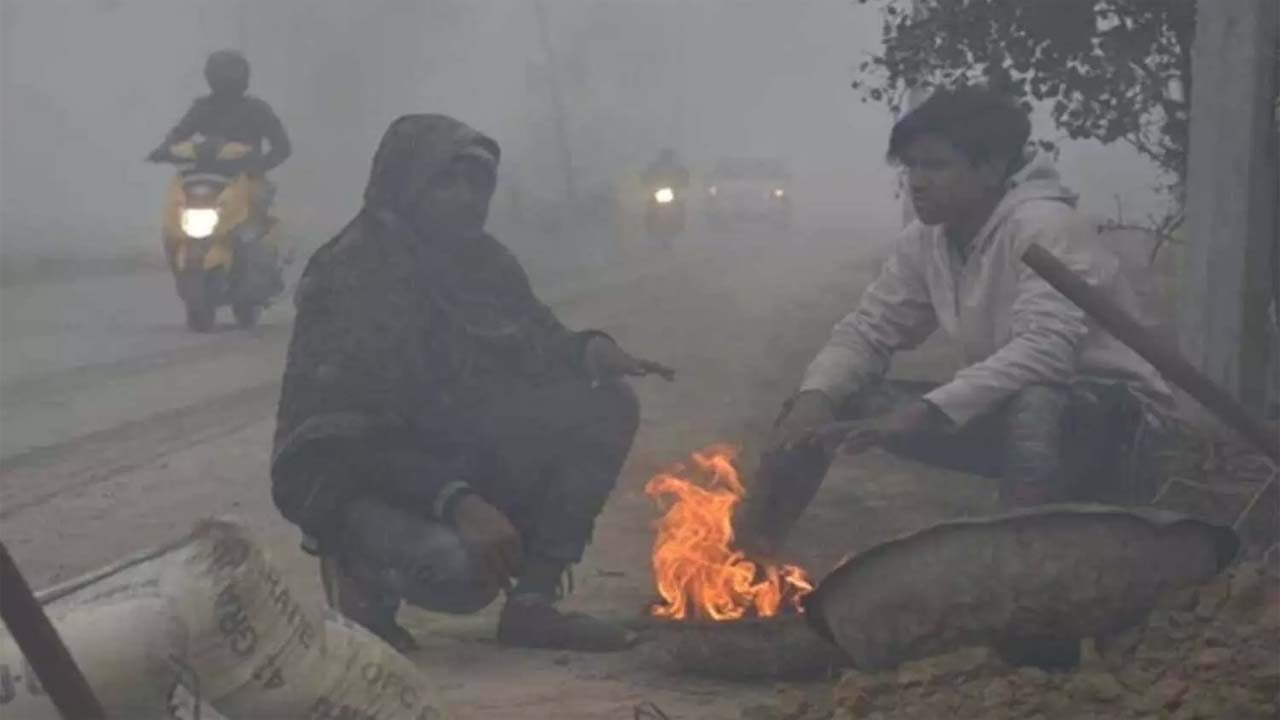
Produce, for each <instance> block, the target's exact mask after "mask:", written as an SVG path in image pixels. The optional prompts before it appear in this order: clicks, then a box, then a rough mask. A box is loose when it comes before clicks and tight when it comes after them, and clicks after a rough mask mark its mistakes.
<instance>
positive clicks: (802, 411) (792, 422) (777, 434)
mask: <svg viewBox="0 0 1280 720" xmlns="http://www.w3.org/2000/svg"><path fill="white" fill-rule="evenodd" d="M835 418H836V408H835V403H833V402H832V401H831V398H830V397H829V396H828V395H827V394H826V393H824V392H822V391H820V390H805V391H803V392H801V393H800V394H799V395H796V396H795V398H793V399H792V401H791V407H790V409H788V410H787V414H786V415H783V416H782V418H781V419H780V420H779V421H778V424H777V426H776V427H774V429H773V434H772V435H771V436H770V438H769V448H770V449H771V450H775V451H783V450H791V449H794V448H796V447H805V446H810V445H813V444H814V443H816V442H817V441H818V437H817V436H816V435H815V434H814V433H813V431H814V430H817V429H818V428H820V427H822V426H823V425H827V424H830V423H832V422H834V421H835Z"/></svg>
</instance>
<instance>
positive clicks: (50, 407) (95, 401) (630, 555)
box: [0, 232, 874, 718]
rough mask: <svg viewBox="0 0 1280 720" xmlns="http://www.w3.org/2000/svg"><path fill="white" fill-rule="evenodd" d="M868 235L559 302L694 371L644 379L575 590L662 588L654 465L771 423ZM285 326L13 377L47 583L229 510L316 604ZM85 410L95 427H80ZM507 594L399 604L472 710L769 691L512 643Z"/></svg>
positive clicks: (28, 501) (19, 504) (626, 705)
mask: <svg viewBox="0 0 1280 720" xmlns="http://www.w3.org/2000/svg"><path fill="white" fill-rule="evenodd" d="M859 242H860V241H859V240H858V239H857V238H854V237H850V236H848V235H845V234H842V233H830V232H827V233H823V232H814V233H809V234H803V233H801V234H798V235H797V236H796V237H794V238H790V239H788V240H787V241H786V243H785V244H783V243H781V242H778V241H777V239H776V238H754V239H750V238H720V239H718V240H706V241H705V242H704V243H703V244H702V245H700V246H691V247H686V248H683V249H681V250H680V251H678V253H677V255H676V256H674V257H672V258H666V259H660V260H658V261H654V262H647V263H645V264H644V267H646V268H647V269H645V270H643V271H637V272H635V273H632V274H631V276H630V277H625V278H623V279H620V280H619V281H617V282H612V281H611V282H609V283H602V284H601V286H600V287H598V288H596V289H590V290H586V291H582V292H578V293H576V294H574V293H570V294H568V295H567V296H564V297H562V299H561V300H560V301H559V302H557V303H556V305H557V307H558V309H559V311H560V312H561V314H562V316H563V317H564V318H565V320H566V321H567V322H569V323H570V324H571V325H576V326H598V327H603V328H606V329H608V330H609V331H610V332H611V333H613V334H614V335H615V336H616V337H617V338H618V339H619V340H620V341H621V342H622V344H623V345H624V346H625V347H628V348H631V349H633V350H634V351H635V352H637V353H640V354H644V355H648V356H651V357H654V358H655V359H660V360H663V361H666V362H668V363H669V364H672V365H674V366H675V367H677V368H678V369H679V371H680V377H679V379H678V381H677V382H676V383H674V384H670V385H668V384H665V383H662V382H661V381H656V380H655V381H643V382H640V383H637V389H638V391H639V393H640V395H641V399H642V403H643V420H642V426H641V430H640V436H639V438H638V440H637V444H636V447H635V450H634V452H633V454H632V456H631V458H630V461H629V462H628V465H627V468H626V470H625V471H624V476H623V478H622V481H621V483H620V486H619V488H618V490H617V491H616V493H615V494H614V496H613V497H612V499H611V501H610V503H609V506H608V508H607V510H606V511H605V513H604V515H603V516H602V517H601V518H600V520H599V523H598V532H597V535H596V539H595V542H594V544H593V546H592V547H591V549H590V550H589V553H588V557H587V559H586V561H585V562H584V563H583V565H582V566H581V567H579V568H578V569H577V573H576V575H577V591H576V592H575V593H574V595H573V596H572V597H571V598H570V599H569V601H568V602H569V604H570V605H572V606H574V607H578V608H582V609H586V610H590V611H592V612H597V613H600V614H605V615H611V616H614V617H618V618H623V619H626V618H636V617H638V616H639V615H640V613H641V610H642V607H643V605H644V603H645V602H646V601H647V600H648V599H649V598H650V597H651V596H652V592H653V591H652V585H651V579H650V574H649V569H648V553H649V546H650V543H651V540H652V532H651V523H652V521H653V518H654V510H653V507H652V505H651V503H650V502H649V500H648V499H647V498H645V497H644V496H643V494H642V492H641V487H642V485H643V483H644V482H645V480H647V479H648V478H649V477H650V476H651V475H652V474H653V472H654V471H656V470H658V469H659V468H661V467H663V466H666V465H668V464H669V463H671V462H673V461H676V460H679V459H681V458H683V457H684V456H685V455H687V454H688V453H689V452H690V451H692V450H695V449H698V448H699V447H701V446H703V445H707V444H710V443H713V442H718V441H732V442H747V443H750V442H751V441H753V440H754V439H755V438H757V437H758V436H759V433H760V432H761V431H762V430H763V429H764V428H765V427H767V425H768V423H769V422H770V421H771V420H772V418H773V415H774V413H775V412H776V409H777V407H778V405H779V403H780V402H781V401H782V400H783V398H784V397H785V396H786V395H787V393H788V392H789V391H790V390H791V388H792V386H793V384H794V383H795V382H796V381H797V378H798V374H799V372H800V371H801V369H802V368H803V366H804V364H805V362H807V360H808V358H809V356H810V355H811V354H812V352H813V351H814V349H815V348H816V347H817V346H818V345H819V344H820V343H821V342H822V340H823V339H824V337H825V335H826V332H827V330H828V329H829V327H830V325H831V323H832V322H834V321H835V320H836V319H837V318H838V317H839V315H840V314H842V313H843V312H844V311H845V310H847V309H848V307H849V306H850V305H851V304H852V303H853V302H854V300H855V299H856V297H857V295H858V292H859V291H860V289H861V287H862V286H863V285H865V283H866V282H867V280H868V279H869V272H870V271H871V269H872V268H873V267H874V260H873V253H869V252H868V250H867V246H862V245H860V244H859ZM167 299H168V298H161V299H160V301H164V300H167ZM286 326H287V324H286V323H284V322H273V323H272V324H271V325H270V326H269V327H266V328H263V329H262V330H260V331H258V332H256V333H255V334H254V336H253V337H252V338H245V337H244V336H242V335H239V334H237V333H227V334H226V335H225V336H224V337H221V338H218V339H217V341H216V342H214V343H213V344H199V345H196V346H194V347H185V346H184V347H181V348H178V349H176V350H174V349H170V348H168V347H166V348H165V349H164V353H162V354H158V355H156V356H153V357H145V358H127V359H126V360H125V361H118V360H116V359H114V358H113V359H112V360H113V363H112V364H111V365H110V366H103V367H89V368H77V369H68V370H65V371H61V370H60V371H59V372H58V373H53V374H48V373H45V374H36V375H34V376H33V378H32V379H31V380H30V381H28V382H23V380H22V378H19V379H18V380H16V381H11V382H8V383H6V386H5V387H4V393H3V394H4V396H5V397H4V399H3V402H5V403H7V404H8V405H9V407H8V408H7V409H6V412H5V416H4V425H5V428H9V427H15V432H16V431H17V429H16V428H21V427H23V426H29V425H30V424H32V423H42V424H44V425H45V426H47V428H48V430H47V434H48V437H50V438H51V439H52V440H53V442H52V443H50V444H48V445H45V446H43V447H36V448H35V449H27V447H29V446H32V445H35V444H36V441H38V439H39V438H38V437H37V438H35V440H31V441H27V440H26V439H25V438H24V442H23V443H22V445H21V446H20V450H21V452H16V453H13V454H11V455H9V456H7V457H5V459H4V460H3V461H2V462H0V526H2V528H0V532H2V533H3V538H4V541H5V543H6V544H7V545H8V546H9V548H10V550H11V552H12V553H13V555H14V556H15V558H16V559H17V561H18V563H19V564H20V566H21V567H22V568H23V569H24V570H25V571H26V572H27V573H28V574H29V576H30V580H31V582H32V584H33V585H34V586H36V587H44V586H47V585H50V584H53V583H55V582H58V581H60V580H65V579H67V578H70V577H74V576H76V575H78V574H80V573H83V572H86V571H89V570H91V569H93V568H96V567H99V566H102V565H105V564H107V563H109V562H111V561H113V560H115V559H117V558H119V557H121V556H123V555H126V554H129V553H131V552H135V551H138V550H141V549H144V548H147V547H149V546H153V545H157V544H160V543H162V542H165V541H167V540H170V539H173V538H176V537H179V536H181V535H183V534H185V533H186V532H187V531H188V530H189V528H190V527H191V525H192V523H194V522H195V521H196V520H197V519H199V518H201V517H204V516H210V515H232V516H235V517H237V518H239V519H240V520H241V521H243V522H245V523H246V524H248V525H249V526H250V527H251V528H252V529H253V530H254V532H255V533H256V534H257V535H258V537H259V538H260V539H261V541H262V543H263V544H264V546H265V547H266V548H267V549H268V551H269V552H270V554H271V556H272V558H273V559H274V561H275V562H276V563H277V564H279V565H280V566H281V568H282V569H283V571H284V575H285V578H286V580H287V581H288V582H290V583H291V584H292V585H293V586H295V587H297V588H299V589H300V590H301V591H302V594H303V595H304V596H305V597H306V598H308V599H309V601H310V604H311V606H312V607H318V606H319V604H320V593H319V588H318V584H317V581H316V578H315V567H314V560H312V559H311V558H309V557H307V556H305V555H304V554H302V552H301V551H300V550H299V549H298V537H297V534H296V532H295V530H294V529H293V528H292V527H291V526H290V525H288V524H287V523H285V522H283V521H282V520H281V519H280V518H279V517H278V516H277V514H276V513H275V511H274V509H273V508H272V506H271V503H270V499H269V494H268V485H267V478H266V468H267V458H268V453H269V443H270V437H271V431H272V427H273V419H272V412H273V409H274V408H273V406H274V399H275V394H276V392H277V382H278V376H279V372H280V361H281V359H282V353H283V347H284V342H285V340H286V337H287V333H285V332H283V329H282V328H283V327H286ZM8 340H9V339H8V338H6V342H8ZM15 377H16V376H15ZM209 388H216V389H217V392H211V391H210V390H209ZM78 418H83V419H84V428H83V430H85V431H91V432H87V434H85V433H84V432H77V430H79V428H76V427H72V426H73V425H74V424H75V422H76V420H77V419H78ZM4 432H6V433H7V432H8V431H7V430H4ZM28 434H30V433H29V432H28ZM496 609H497V608H496V607H494V608H490V609H489V610H488V611H486V612H484V613H481V614H479V615H476V616H472V617H460V618H458V617H446V616H439V615H432V614H428V613H425V612H420V611H417V610H414V609H409V610H406V611H404V615H403V617H404V620H405V621H406V624H407V625H408V626H409V627H410V629H412V630H413V631H414V632H415V633H416V634H417V635H418V636H419V637H420V638H421V639H422V640H423V642H424V645H425V647H424V649H423V650H422V651H421V652H420V653H419V654H418V655H416V656H415V658H414V659H415V660H416V661H417V662H418V663H419V665H420V666H421V667H422V668H423V670H424V672H425V673H426V674H427V675H428V677H429V678H430V679H431V680H432V681H433V682H435V683H437V684H438V686H439V687H440V688H441V692H442V693H443V698H444V700H445V701H446V704H447V705H450V706H452V707H453V708H455V709H456V712H457V716H458V717H460V718H506V717H522V718H609V717H618V718H623V717H626V718H629V717H631V716H632V710H633V708H634V706H635V705H637V704H638V703H641V702H643V701H652V702H655V703H657V704H658V705H659V706H660V707H662V708H663V709H664V710H665V711H666V712H667V713H668V714H670V715H671V716H672V717H690V718H692V717H698V718H736V717H738V714H739V709H740V708H741V707H742V706H743V704H744V703H745V702H746V701H748V700H750V699H752V698H755V699H756V700H763V699H767V698H768V697H769V694H770V693H771V692H772V689H771V688H769V687H756V688H749V687H733V688H727V687H725V686H723V685H719V684H715V683H704V682H701V681H691V680H690V679H688V678H684V677H677V676H673V675H671V674H669V673H668V672H666V669H665V664H664V663H663V662H662V659H661V658H657V657H653V656H652V655H651V653H650V652H649V651H648V649H645V648H642V649H641V650H638V651H636V652H633V653H628V654H622V655H616V656H604V657H601V656H586V655H568V654H560V653H542V652H521V651H513V650H508V649H503V648H499V647H498V646H497V645H496V644H495V643H494V642H493V640H492V637H493V632H494V622H495V617H496Z"/></svg>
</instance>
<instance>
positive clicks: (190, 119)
mask: <svg viewBox="0 0 1280 720" xmlns="http://www.w3.org/2000/svg"><path fill="white" fill-rule="evenodd" d="M204 77H205V80H206V81H208V83H209V90H210V93H209V94H208V95H205V96H204V97H201V98H197V99H196V101H195V102H194V103H192V104H191V108H190V109H189V110H187V113H186V115H183V116H182V119H181V120H179V121H178V124H177V125H175V126H174V127H173V129H172V130H170V131H169V134H168V135H166V136H165V139H164V142H162V143H160V146H159V147H157V148H156V149H155V150H153V151H152V152H151V155H150V156H148V158H147V159H148V160H150V161H151V162H173V161H174V160H175V158H173V156H172V155H171V153H170V150H169V148H170V147H171V146H173V145H174V144H175V143H180V142H183V141H184V140H190V139H191V138H192V137H194V136H196V135H203V136H204V137H216V138H220V139H222V140H225V141H228V142H238V143H243V144H245V145H248V146H250V147H251V148H253V155H252V156H251V157H250V159H249V160H248V161H247V173H248V175H249V176H250V177H251V178H253V179H254V180H255V181H256V182H255V183H254V186H255V187H254V190H255V192H254V196H255V197H254V207H255V210H256V211H257V212H258V213H259V214H262V215H265V213H266V211H267V209H268V208H269V207H270V205H271V200H272V198H273V197H274V195H275V189H274V187H273V186H272V185H271V183H270V182H268V181H267V180H266V177H265V176H266V173H267V172H268V171H270V170H273V169H275V168H276V167H278V166H279V165H280V164H281V163H283V162H284V161H285V160H287V159H288V158H289V155H290V153H291V152H292V147H291V146H290V144H289V135H288V134H287V133H286V132H285V130H284V125H283V124H282V123H281V122H280V118H279V117H277V116H276V113H275V111H274V110H272V109H271V106H270V105H268V104H267V103H266V101H265V100H262V99H260V98H256V97H254V96H252V95H249V94H248V92H247V91H248V89H249V61H248V60H246V59H245V57H244V55H241V54H240V53H239V52H237V51H235V50H219V51H217V52H215V53H212V54H211V55H209V58H208V60H206V61H205V64H204ZM263 141H266V145H267V150H266V152H263V147H262V146H263Z"/></svg>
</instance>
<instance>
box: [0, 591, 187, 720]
mask: <svg viewBox="0 0 1280 720" xmlns="http://www.w3.org/2000/svg"><path fill="white" fill-rule="evenodd" d="M52 620H53V623H54V625H55V626H56V627H57V628H58V632H59V634H60V635H61V636H62V638H63V641H64V642H65V643H66V644H67V648H68V649H69V650H70V651H71V655H72V657H74V658H75V659H76V663H77V664H78V665H79V666H80V671H81V672H82V673H83V674H84V676H85V679H86V680H87V681H88V683H89V686H90V687H91V688H93V692H94V694H95V695H96V696H97V698H98V702H99V703H101V704H102V706H103V708H104V709H105V710H106V711H107V713H108V715H110V716H111V717H114V718H138V719H139V720H158V719H159V718H164V717H167V716H168V707H167V704H168V702H167V700H168V695H169V692H170V690H171V689H172V686H173V682H174V672H173V667H174V665H173V660H174V659H175V658H181V657H182V656H184V655H185V654H186V640H187V637H186V628H185V627H183V625H182V623H180V622H179V621H178V619H177V617H176V616H175V615H174V613H173V608H172V606H171V604H170V603H169V602H168V601H167V600H165V599H164V598H161V597H148V598H127V599H123V600H109V601H105V602H103V603H100V604H96V605H82V606H78V607H74V608H69V609H67V610H65V611H64V612H62V613H61V614H58V615H55V616H54V617H53V618H52ZM0 718H5V719H6V720H7V719H8V718H13V719H14V720H18V719H19V718H21V720H46V719H47V720H58V718H59V715H58V712H57V710H56V709H55V708H54V706H53V703H52V702H51V701H50V700H49V696H48V695H47V694H45V692H44V690H43V689H42V688H41V687H40V682H39V680H37V679H36V675H35V673H34V672H32V670H31V666H30V664H29V663H27V662H26V660H25V659H24V658H23V657H22V653H21V652H20V651H19V650H18V647H17V644H16V643H15V642H14V641H13V638H12V637H10V636H9V635H8V634H0Z"/></svg>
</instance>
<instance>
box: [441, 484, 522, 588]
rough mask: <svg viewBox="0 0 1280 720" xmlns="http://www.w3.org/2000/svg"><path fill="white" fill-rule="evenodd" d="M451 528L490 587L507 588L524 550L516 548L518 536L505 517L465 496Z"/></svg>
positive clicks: (494, 509) (518, 571)
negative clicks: (479, 566) (454, 529)
mask: <svg viewBox="0 0 1280 720" xmlns="http://www.w3.org/2000/svg"><path fill="white" fill-rule="evenodd" d="M453 525H454V527H455V528H457V530H458V535H460V536H461V537H462V542H463V544H464V545H466V547H467V550H468V551H469V552H470V553H471V554H472V556H473V557H474V558H476V559H477V560H478V561H479V562H480V565H481V567H482V568H483V569H484V570H485V571H486V572H488V573H489V575H490V579H491V581H492V582H493V584H494V585H496V586H498V587H501V588H504V589H506V588H509V587H510V586H511V578H513V577H515V576H516V575H518V574H520V570H521V567H522V566H523V564H524V551H523V549H522V548H521V546H520V533H519V531H517V530H516V528H515V526H513V525H512V524H511V521H510V520H508V519H507V516H506V515H503V514H502V511H501V510H499V509H497V508H495V507H494V506H492V505H490V504H489V503H487V502H485V501H484V500H482V499H480V497H479V496H478V495H468V496H466V497H464V498H462V499H461V500H459V501H458V506H457V508H455V509H454V511H453Z"/></svg>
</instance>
